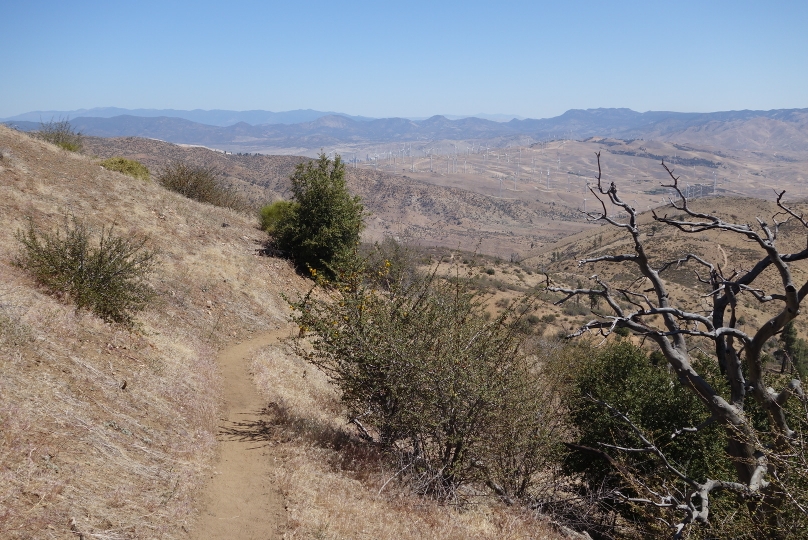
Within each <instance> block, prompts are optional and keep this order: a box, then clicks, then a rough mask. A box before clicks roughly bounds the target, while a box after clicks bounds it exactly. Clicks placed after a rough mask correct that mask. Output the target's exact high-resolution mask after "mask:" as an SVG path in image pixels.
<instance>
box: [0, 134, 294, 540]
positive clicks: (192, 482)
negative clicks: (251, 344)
mask: <svg viewBox="0 0 808 540" xmlns="http://www.w3.org/2000/svg"><path fill="white" fill-rule="evenodd" d="M0 152H1V153H2V156H3V157H2V159H0V372H2V377H0V531H2V533H0V537H3V538H50V537H53V538H76V533H82V534H84V535H85V538H178V537H183V536H184V535H185V533H184V532H183V527H184V526H185V524H186V523H187V522H188V521H189V520H192V519H193V516H194V512H195V511H196V510H197V509H196V508H195V506H194V505H195V499H194V497H195V494H196V492H197V490H198V488H199V486H200V482H201V481H202V479H203V477H204V475H203V473H204V471H205V469H206V467H208V465H209V463H210V461H211V460H212V459H213V458H214V456H215V449H216V441H215V436H214V433H215V429H216V424H217V415H218V410H219V400H220V397H219V375H218V371H217V367H216V365H215V362H214V358H215V352H216V349H217V348H219V347H220V346H221V345H222V344H223V343H224V342H225V341H233V340H238V339H240V338H241V337H242V336H246V335H247V334H248V333H250V332H254V331H260V330H265V329H268V328H270V327H273V326H277V325H278V324H281V323H283V321H284V312H283V309H282V307H285V304H284V303H283V302H282V301H281V300H280V298H279V296H278V292H279V291H280V290H287V291H288V290H294V289H295V288H301V287H304V283H303V281H302V280H301V279H299V278H297V277H296V276H295V275H294V273H293V271H292V269H291V268H290V267H289V265H288V264H287V263H285V262H284V261H279V260H275V259H270V258H266V257H259V256H257V254H256V249H257V248H259V247H260V242H261V234H260V233H259V231H257V230H256V228H255V223H254V219H253V218H251V217H248V216H244V215H240V214H237V213H235V212H232V211H229V210H224V209H220V208H215V207H211V206H207V205H200V204H198V203H195V202H193V201H189V200H187V199H183V198H182V197H180V196H178V195H176V194H173V193H170V192H168V191H166V190H165V189H163V188H161V187H159V186H156V185H155V184H152V183H145V182H141V181H137V180H134V179H132V178H130V177H128V176H125V175H122V174H119V173H115V172H111V171H106V170H104V169H102V168H101V167H100V166H99V165H97V164H95V163H94V162H93V160H91V159H89V158H87V157H84V156H80V155H75V154H71V153H67V152H64V151H62V150H60V149H58V148H56V147H55V146H52V145H50V144H47V143H44V142H41V141H37V140H33V139H31V138H29V137H28V136H26V135H23V134H20V133H17V132H13V131H11V130H8V129H6V128H5V127H0ZM66 213H72V214H74V215H75V216H77V217H79V218H81V219H84V220H85V221H86V222H87V224H88V225H90V226H91V227H95V228H100V227H101V226H102V225H110V224H111V223H115V225H116V231H117V233H118V234H145V235H148V236H149V237H150V241H149V247H151V248H156V249H157V250H159V251H160V253H161V255H160V265H159V267H158V269H157V271H156V272H155V273H154V274H153V275H152V277H151V279H150V283H151V285H152V286H153V288H154V289H155V291H156V292H157V293H158V301H157V303H156V304H155V305H154V306H153V307H152V308H150V309H148V310H146V311H145V312H143V313H142V314H141V315H139V316H138V318H137V321H138V330H137V331H136V332H132V333H130V332H128V331H126V330H123V329H121V328H117V327H115V326H110V325H108V324H105V323H103V322H101V321H100V320H98V319H96V318H95V317H93V316H92V315H90V314H88V313H86V312H79V313H77V312H75V311H74V309H73V308H72V307H71V306H70V305H66V304H64V303H62V302H60V301H59V300H57V299H56V298H53V297H51V296H49V295H47V294H45V292H44V291H42V290H40V289H38V288H37V287H36V285H35V283H34V282H33V281H32V279H31V278H30V277H29V276H28V275H27V274H26V273H25V271H24V270H23V269H21V268H18V267H16V266H14V265H13V263H12V261H13V259H14V258H15V256H16V253H18V250H19V246H18V244H17V241H16V240H15V239H14V233H15V231H17V230H19V229H22V228H23V227H24V226H25V225H26V222H27V219H29V218H30V219H33V220H34V221H35V223H36V224H37V225H38V226H40V227H42V228H44V229H51V228H53V227H55V226H56V225H58V224H59V223H61V221H62V219H63V216H64V215H65V214H66ZM225 223H226V224H227V226H223V224H225ZM124 381H125V382H126V386H125V389H122V388H121V387H122V386H123V383H124Z"/></svg>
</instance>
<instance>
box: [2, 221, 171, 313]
mask: <svg viewBox="0 0 808 540" xmlns="http://www.w3.org/2000/svg"><path fill="white" fill-rule="evenodd" d="M16 236H17V240H19V242H20V243H21V244H22V253H21V255H20V257H19V258H18V260H17V264H18V265H19V266H21V267H22V268H25V269H26V270H28V271H29V272H31V273H32V274H33V276H34V278H35V279H36V280H37V282H39V283H40V284H41V285H43V286H44V287H45V288H46V289H48V290H49V291H51V292H52V293H55V294H58V295H60V296H62V297H63V298H65V299H69V300H70V301H72V302H74V303H75V304H76V309H88V310H90V311H92V312H93V313H94V314H95V315H97V316H98V317H100V318H102V319H104V320H105V321H107V322H114V323H118V324H122V325H124V326H132V324H133V315H134V314H135V313H136V312H138V311H140V310H142V309H144V308H145V307H146V306H147V305H148V304H149V301H150V300H151V299H152V297H153V293H152V290H151V288H150V287H149V286H148V284H147V283H146V278H147V276H148V274H149V273H150V272H151V271H152V269H153V268H154V264H155V252H154V251H151V250H148V249H146V248H145V245H146V240H147V239H146V238H140V239H129V238H124V237H121V236H116V235H115V234H114V231H113V227H110V228H102V229H101V232H100V234H99V237H98V244H97V247H96V246H93V245H91V239H90V236H91V234H90V230H89V229H88V228H87V226H86V225H84V224H83V223H81V222H80V221H78V220H77V219H76V218H72V219H65V225H64V230H60V229H59V228H57V229H56V231H55V232H53V233H48V232H43V231H40V230H38V229H37V227H36V226H35V225H34V223H33V221H32V222H30V223H29V226H28V230H27V231H18V232H17V235H16Z"/></svg>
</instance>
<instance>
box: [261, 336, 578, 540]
mask: <svg viewBox="0 0 808 540" xmlns="http://www.w3.org/2000/svg"><path fill="white" fill-rule="evenodd" d="M252 371H253V374H254V377H255V381H256V383H257V385H258V387H259V390H260V391H261V392H262V393H263V395H264V396H266V398H267V400H268V401H269V402H270V404H271V406H270V408H271V410H272V412H273V413H274V416H275V421H274V422H273V423H272V425H271V426H269V427H268V428H267V430H266V433H265V434H264V435H265V436H264V440H265V442H266V444H268V445H270V446H272V448H273V450H272V451H273V453H274V454H275V455H276V459H277V460H278V463H279V467H278V468H277V470H276V475H277V479H278V484H279V485H280V487H281V489H282V491H283V493H284V496H285V497H286V505H287V510H288V526H289V530H288V532H287V534H286V538H319V539H332V538H333V539H336V538H368V539H370V538H373V539H391V540H392V539H396V540H410V539H413V540H414V539H423V538H430V539H433V538H434V539H446V540H449V539H458V540H459V539H466V538H491V539H493V538H497V539H499V538H514V539H515V538H525V539H526V538H552V539H555V538H562V536H561V535H560V534H559V533H557V532H555V530H554V529H553V527H551V526H550V525H549V524H548V523H547V522H546V521H545V520H543V519H542V518H537V517H535V516H532V515H529V514H528V513H527V512H522V511H520V510H516V509H513V508H508V507H506V506H504V505H502V504H500V503H498V502H496V501H494V500H492V499H489V498H487V497H478V499H477V500H478V502H477V504H474V505H472V506H469V507H467V508H464V509H462V510H461V509H457V508H455V507H453V506H442V505H438V504H436V503H434V502H432V501H429V500H425V499H421V498H419V497H417V496H415V495H413V494H412V493H411V492H410V491H409V490H408V488H407V486H406V485H404V484H402V483H400V482H399V481H397V479H396V480H392V481H390V482H389V483H388V480H390V478H391V477H392V476H394V475H395V471H394V470H391V469H390V468H389V467H388V465H387V464H386V462H385V460H384V458H383V457H382V456H379V455H377V453H376V452H375V451H374V450H373V449H372V448H369V447H368V446H367V445H365V444H364V443H362V442H360V441H358V440H357V438H356V437H355V435H354V434H353V430H351V429H350V428H349V427H348V426H346V423H345V421H344V417H343V416H342V407H341V405H340V403H339V399H338V396H337V394H336V392H335V390H334V388H333V387H332V386H331V385H329V383H328V382H327V380H326V378H325V376H324V375H323V374H322V373H321V372H319V371H318V370H316V369H315V368H313V367H312V366H310V365H308V364H307V363H306V362H304V361H303V360H301V359H300V358H299V357H297V356H295V355H294V354H292V353H291V352H290V351H288V350H287V349H286V348H285V347H284V346H274V347H269V348H267V349H264V350H262V351H259V352H258V353H256V354H255V356H254V358H253V360H252Z"/></svg>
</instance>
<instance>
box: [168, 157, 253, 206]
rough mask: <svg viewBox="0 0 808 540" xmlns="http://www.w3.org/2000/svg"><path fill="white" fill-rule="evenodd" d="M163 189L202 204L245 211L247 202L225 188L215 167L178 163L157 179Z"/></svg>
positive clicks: (169, 167)
mask: <svg viewBox="0 0 808 540" xmlns="http://www.w3.org/2000/svg"><path fill="white" fill-rule="evenodd" d="M157 181H158V182H159V183H160V184H161V185H163V187H165V188H167V189H170V190H171V191H175V192H177V193H179V194H180V195H182V196H184V197H188V198H189V199H193V200H195V201H199V202H202V203H207V204H212V205H214V206H222V207H224V208H232V209H233V210H239V211H243V210H246V209H247V207H248V204H247V202H246V201H245V200H244V198H242V197H241V195H239V194H238V193H236V191H235V190H233V189H232V188H229V187H227V186H225V185H224V184H223V183H222V181H221V179H220V175H219V172H218V171H217V170H216V169H215V168H214V167H204V166H198V165H191V164H189V163H182V162H176V163H172V164H171V165H169V166H167V167H166V168H165V169H164V170H163V171H162V172H161V173H160V174H159V176H158V177H157Z"/></svg>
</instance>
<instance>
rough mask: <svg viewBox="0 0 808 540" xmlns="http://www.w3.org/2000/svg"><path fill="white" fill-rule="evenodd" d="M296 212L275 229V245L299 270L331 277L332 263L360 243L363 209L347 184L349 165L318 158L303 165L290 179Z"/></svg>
mask: <svg viewBox="0 0 808 540" xmlns="http://www.w3.org/2000/svg"><path fill="white" fill-rule="evenodd" d="M290 180H291V182H292V196H293V198H294V201H295V202H296V203H297V207H296V211H295V212H289V214H288V215H287V216H286V218H285V219H283V220H282V221H281V222H280V223H278V224H277V226H276V228H275V232H276V236H275V242H276V244H277V246H278V248H280V249H281V250H283V251H285V252H287V253H288V254H289V255H290V256H291V257H292V258H293V259H294V261H295V264H297V266H298V268H300V269H306V268H311V269H313V270H315V271H321V272H324V273H325V274H326V275H328V276H330V277H333V276H334V272H333V270H332V267H333V265H334V263H335V262H336V261H337V260H338V259H339V258H340V257H343V256H345V255H346V254H347V253H348V252H349V251H350V250H351V249H353V248H354V247H355V246H356V245H357V243H358V242H359V235H360V233H361V232H362V229H363V228H364V209H363V207H362V203H361V202H360V199H359V197H354V196H351V194H350V193H348V187H347V185H346V184H345V165H344V163H343V162H342V159H341V158H340V156H336V157H335V158H334V160H333V161H332V160H330V159H328V157H327V156H326V155H325V154H320V157H319V159H317V160H314V161H309V162H306V163H301V164H300V165H298V166H297V168H296V169H295V172H294V174H292V176H291V178H290Z"/></svg>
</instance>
